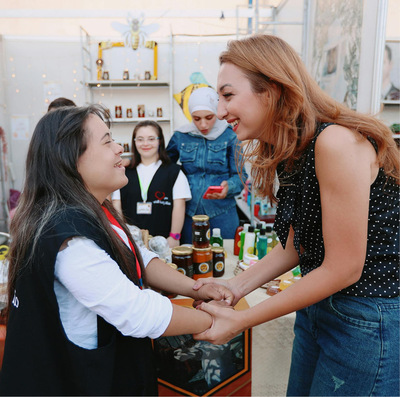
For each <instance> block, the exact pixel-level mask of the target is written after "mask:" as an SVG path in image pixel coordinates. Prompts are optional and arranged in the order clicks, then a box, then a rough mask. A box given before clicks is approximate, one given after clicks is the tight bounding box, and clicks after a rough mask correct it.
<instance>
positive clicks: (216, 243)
mask: <svg viewBox="0 0 400 397" xmlns="http://www.w3.org/2000/svg"><path fill="white" fill-rule="evenodd" d="M210 243H211V245H212V246H213V247H223V246H224V241H223V239H222V237H221V229H219V228H217V227H216V228H214V229H213V231H212V236H211V239H210Z"/></svg>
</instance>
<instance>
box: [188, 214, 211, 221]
mask: <svg viewBox="0 0 400 397" xmlns="http://www.w3.org/2000/svg"><path fill="white" fill-rule="evenodd" d="M192 219H193V220H194V221H195V222H204V221H208V220H209V219H210V217H209V216H208V215H194V216H193V217H192Z"/></svg>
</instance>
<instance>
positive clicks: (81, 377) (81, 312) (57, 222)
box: [0, 106, 229, 396]
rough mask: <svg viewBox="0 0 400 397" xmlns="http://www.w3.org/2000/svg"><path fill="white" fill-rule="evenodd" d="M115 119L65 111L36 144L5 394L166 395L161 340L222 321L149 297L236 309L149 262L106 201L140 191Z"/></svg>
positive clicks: (16, 227) (18, 241) (12, 292)
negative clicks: (160, 378) (160, 390)
mask: <svg viewBox="0 0 400 397" xmlns="http://www.w3.org/2000/svg"><path fill="white" fill-rule="evenodd" d="M105 115H106V113H105V112H104V111H103V110H102V109H101V108H99V107H97V106H89V107H84V108H79V107H75V108H74V107H70V108H61V109H58V110H54V111H52V112H49V113H47V114H46V115H45V116H43V118H42V119H41V120H40V121H39V123H38V125H37V126H36V129H35V131H34V133H33V136H32V140H31V143H30V147H29V151H28V156H27V162H26V179H25V186H24V188H23V192H22V195H21V199H20V202H19V205H18V208H17V211H16V214H15V216H14V218H13V221H12V223H11V235H12V242H11V247H10V256H9V285H8V296H9V299H8V323H7V337H6V342H5V351H4V360H3V366H2V371H1V375H0V394H1V395H135V396H138V395H156V394H157V379H156V374H155V366H154V362H153V356H152V346H151V340H150V339H149V337H152V338H155V337H158V336H160V335H177V334H186V333H193V332H198V331H202V330H205V329H206V328H208V327H209V326H210V325H211V317H210V316H209V315H208V314H207V313H202V312H200V311H198V310H190V309H188V308H184V307H178V306H175V305H173V304H172V303H171V302H170V300H169V299H167V298H165V297H163V296H162V295H160V294H158V293H156V292H154V291H153V290H151V289H147V288H146V286H147V285H149V286H152V287H154V288H156V289H160V290H167V291H171V292H175V293H180V294H183V295H188V296H191V297H193V298H198V296H199V295H200V296H203V297H205V298H207V297H208V298H212V297H216V298H217V299H221V298H224V297H228V298H229V296H228V295H224V292H223V291H222V290H219V289H218V290H216V289H212V290H211V289H204V290H203V291H202V292H200V294H197V293H195V294H193V293H192V292H191V291H190V290H191V289H192V287H193V284H194V280H192V279H190V278H188V277H185V276H184V275H182V274H181V273H179V272H176V271H174V270H173V269H171V268H170V267H169V266H168V265H166V264H165V263H164V262H162V261H160V260H159V259H158V258H157V257H156V255H153V254H151V253H150V252H149V251H147V250H145V249H143V250H141V252H139V250H138V248H137V247H136V245H135V243H134V241H133V238H132V236H131V235H130V233H129V230H128V229H127V227H126V225H125V224H124V222H123V221H122V220H121V218H120V217H119V215H118V213H117V212H116V211H115V210H114V209H113V207H112V205H111V203H110V202H109V201H108V200H107V199H106V197H107V196H108V195H110V194H111V193H112V192H113V191H115V190H117V189H119V188H121V187H122V186H124V185H125V184H126V183H127V181H128V180H127V178H126V176H125V169H124V167H123V166H122V165H121V163H122V160H121V153H122V152H123V150H122V147H121V146H120V145H118V144H116V143H115V142H114V141H113V139H112V137H111V133H110V130H109V127H108V125H107V124H106V123H105V122H104V120H105V118H106V117H105ZM228 300H229V299H228Z"/></svg>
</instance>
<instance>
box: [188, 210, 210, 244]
mask: <svg viewBox="0 0 400 397" xmlns="http://www.w3.org/2000/svg"><path fill="white" fill-rule="evenodd" d="M192 219H193V222H192V242H193V247H194V248H207V247H208V246H209V245H210V222H209V219H210V218H209V217H208V216H207V215H194V216H193V217H192Z"/></svg>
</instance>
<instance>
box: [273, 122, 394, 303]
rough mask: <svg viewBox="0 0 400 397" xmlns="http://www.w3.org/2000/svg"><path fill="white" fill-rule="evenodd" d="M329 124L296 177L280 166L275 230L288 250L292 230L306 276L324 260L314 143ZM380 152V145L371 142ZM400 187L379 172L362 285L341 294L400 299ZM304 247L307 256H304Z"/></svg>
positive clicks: (300, 162) (372, 199) (301, 161)
mask: <svg viewBox="0 0 400 397" xmlns="http://www.w3.org/2000/svg"><path fill="white" fill-rule="evenodd" d="M330 124H331V123H324V124H321V125H320V126H319V128H318V130H317V133H316V135H315V137H314V139H313V140H312V141H311V143H310V145H309V147H308V149H307V150H306V151H305V153H304V155H303V156H302V157H301V159H299V160H298V161H297V164H296V165H295V171H293V172H290V173H289V172H287V171H286V170H285V163H281V164H279V166H278V169H277V172H278V178H279V183H280V186H279V191H278V195H277V198H278V200H279V203H278V208H277V214H276V220H275V224H274V229H275V231H276V232H277V234H278V236H279V239H280V241H281V243H282V245H283V247H285V246H286V241H287V237H288V234H289V229H290V225H292V227H293V229H294V231H295V234H294V246H295V248H296V250H297V252H298V253H299V257H300V267H301V272H302V274H303V275H306V274H307V273H309V272H310V271H311V270H313V269H315V268H316V267H318V266H320V265H321V263H322V261H323V260H324V255H325V250H324V240H323V236H322V217H321V199H320V191H319V184H318V180H317V176H316V173H315V154H314V150H315V142H316V140H317V137H318V135H319V134H320V133H321V132H322V131H323V130H324V129H325V128H326V127H327V126H328V125H330ZM370 141H371V143H372V144H373V145H374V147H375V149H376V144H375V142H373V141H372V140H371V139H370ZM399 194H400V189H399V185H397V184H395V183H394V182H393V180H392V179H391V178H389V179H388V178H387V177H386V176H385V173H384V171H383V169H380V170H379V173H378V176H377V178H376V180H375V182H374V183H373V184H372V185H371V191H370V201H369V219H368V241H367V255H366V260H365V264H364V270H363V273H362V276H361V278H360V280H359V281H357V282H356V283H355V284H352V285H350V286H349V287H347V288H345V289H343V290H342V291H341V292H342V293H344V294H348V295H353V296H361V297H388V298H392V297H395V296H399V292H400V285H399V246H400V240H399V238H400V237H399V229H400V218H399V198H400V196H399ZM300 245H301V246H302V247H303V248H304V250H305V251H304V253H303V254H300Z"/></svg>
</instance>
